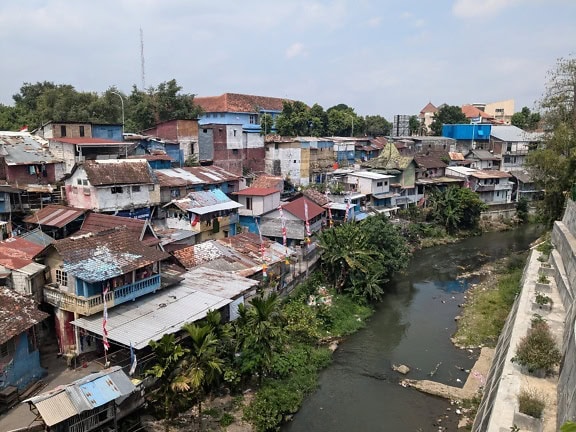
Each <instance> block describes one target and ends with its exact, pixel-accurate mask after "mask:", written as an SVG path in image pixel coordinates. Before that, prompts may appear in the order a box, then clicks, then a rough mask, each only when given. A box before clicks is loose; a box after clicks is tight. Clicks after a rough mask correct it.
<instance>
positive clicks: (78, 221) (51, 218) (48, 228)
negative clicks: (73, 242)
mask: <svg viewBox="0 0 576 432" xmlns="http://www.w3.org/2000/svg"><path fill="white" fill-rule="evenodd" d="M87 211H88V210H87V209H77V208H74V207H68V206H63V205H59V204H48V205H47V206H45V207H43V208H41V209H40V210H37V211H36V212H34V213H32V214H31V215H28V216H27V217H25V218H24V223H26V227H27V228H28V229H29V230H33V229H35V228H40V229H41V230H42V232H43V233H44V234H47V235H49V236H50V237H52V238H53V239H61V238H64V237H66V236H68V235H70V234H73V233H75V232H76V231H78V230H79V229H80V226H81V225H82V221H83V220H84V215H85V213H86V212H87Z"/></svg>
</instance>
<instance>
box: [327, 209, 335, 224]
mask: <svg viewBox="0 0 576 432" xmlns="http://www.w3.org/2000/svg"><path fill="white" fill-rule="evenodd" d="M328 221H329V222H330V227H332V226H333V225H334V221H333V220H332V208H330V207H328Z"/></svg>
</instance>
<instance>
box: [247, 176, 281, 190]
mask: <svg viewBox="0 0 576 432" xmlns="http://www.w3.org/2000/svg"><path fill="white" fill-rule="evenodd" d="M252 187H258V188H275V189H278V190H279V191H280V192H282V191H283V190H284V179H283V178H282V177H274V176H270V175H259V176H258V177H256V178H255V179H254V181H253V182H252Z"/></svg>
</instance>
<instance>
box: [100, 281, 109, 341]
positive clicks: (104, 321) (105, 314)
mask: <svg viewBox="0 0 576 432" xmlns="http://www.w3.org/2000/svg"><path fill="white" fill-rule="evenodd" d="M106 294H108V285H106V286H105V287H104V292H102V299H103V305H104V311H103V313H102V344H104V351H108V350H109V349H110V344H109V343H108V330H107V329H106V324H107V323H108V306H107V305H106Z"/></svg>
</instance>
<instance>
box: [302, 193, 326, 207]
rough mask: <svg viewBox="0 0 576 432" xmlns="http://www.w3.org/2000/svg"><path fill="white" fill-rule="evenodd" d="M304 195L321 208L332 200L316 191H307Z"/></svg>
mask: <svg viewBox="0 0 576 432" xmlns="http://www.w3.org/2000/svg"><path fill="white" fill-rule="evenodd" d="M302 195H304V196H305V197H306V198H308V199H310V200H312V201H314V203H316V204H318V205H319V206H320V207H324V206H325V205H326V204H328V203H329V202H330V200H329V199H328V198H327V197H326V195H324V194H323V193H322V192H319V191H317V190H314V189H306V190H304V191H302Z"/></svg>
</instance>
